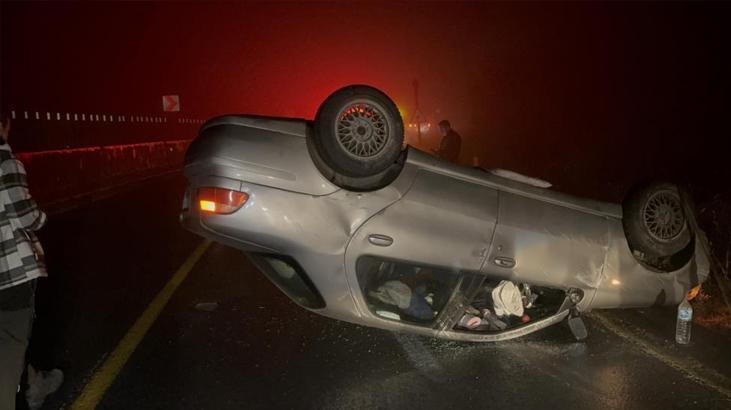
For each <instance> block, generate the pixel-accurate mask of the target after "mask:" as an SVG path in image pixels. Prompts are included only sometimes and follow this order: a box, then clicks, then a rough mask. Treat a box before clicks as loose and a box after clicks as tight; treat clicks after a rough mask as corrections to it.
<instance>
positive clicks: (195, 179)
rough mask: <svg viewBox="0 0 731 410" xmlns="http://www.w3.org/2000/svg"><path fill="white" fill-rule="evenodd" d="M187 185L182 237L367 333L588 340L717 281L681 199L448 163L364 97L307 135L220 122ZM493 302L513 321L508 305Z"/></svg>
mask: <svg viewBox="0 0 731 410" xmlns="http://www.w3.org/2000/svg"><path fill="white" fill-rule="evenodd" d="M184 173H185V176H186V178H187V180H188V189H187V192H186V194H185V199H184V204H183V210H182V213H181V221H182V223H183V225H184V226H185V228H187V229H189V230H191V231H193V232H195V233H197V234H199V235H201V236H204V237H207V238H210V239H212V240H214V241H216V242H219V243H222V244H225V245H228V246H231V247H234V248H237V249H240V250H242V251H244V252H246V253H247V255H249V257H250V259H251V260H252V261H253V263H254V264H255V265H256V266H257V267H258V268H259V269H260V270H261V272H262V273H264V275H266V276H267V277H268V278H269V279H270V280H271V281H272V282H273V283H274V284H275V285H276V286H277V287H278V288H279V289H281V290H282V292H284V293H285V294H286V295H287V296H289V297H290V298H291V299H292V300H293V301H294V302H296V303H297V304H299V305H300V306H302V307H304V308H306V309H308V310H311V311H312V312H315V313H318V314H320V315H323V316H327V317H330V318H333V319H338V320H344V321H348V322H352V323H356V324H361V325H364V326H372V327H378V328H383V329H389V330H394V331H404V332H411V333H417V334H423V335H429V336H434V337H439V338H445V339H452V340H469V341H496V340H505V339H509V338H514V337H518V336H522V335H525V334H527V333H531V332H534V331H537V330H539V329H542V328H544V327H546V326H549V325H552V324H555V323H559V322H561V321H563V320H568V322H569V324H570V325H571V329H572V331H574V335H575V336H576V337H577V338H578V339H581V338H583V337H585V336H586V331H585V328H584V327H583V323H582V322H581V314H582V313H584V312H587V311H589V310H591V309H608V308H629V307H647V306H652V305H670V304H677V303H679V302H680V301H682V300H683V298H685V297H686V295H687V294H688V292H689V290H691V288H693V287H696V286H697V285H699V284H700V283H702V282H703V281H704V280H705V279H706V277H707V275H708V272H709V263H708V258H707V255H706V253H705V252H704V250H703V249H704V246H705V243H704V240H705V239H704V235H703V232H702V231H700V230H699V229H698V228H697V225H696V224H695V220H694V217H693V215H692V212H690V211H689V209H690V208H689V207H688V206H687V201H686V200H685V196H684V195H683V194H682V192H681V191H680V190H679V189H678V188H677V187H676V186H675V185H672V184H668V183H652V184H644V185H642V186H639V187H638V188H637V189H635V190H633V191H632V192H630V194H629V195H628V196H627V198H626V199H625V201H624V202H623V204H621V205H620V204H612V203H604V202H597V201H593V200H589V199H582V198H576V197H573V196H570V195H566V194H562V193H559V192H556V191H553V190H550V189H548V188H547V187H548V186H549V184H548V183H545V181H540V180H536V179H533V178H528V177H524V176H522V175H519V174H516V173H512V172H507V171H502V170H492V171H487V170H482V169H476V168H468V167H463V166H459V165H455V164H452V163H447V162H445V161H442V160H440V159H438V158H435V157H433V156H431V155H429V154H426V153H424V152H422V151H419V150H417V149H415V148H413V147H404V146H403V123H402V120H401V117H400V115H399V112H398V110H397V108H396V106H395V105H394V103H393V102H392V101H391V100H390V99H389V98H388V97H387V96H386V95H385V94H383V93H382V92H380V91H378V90H376V89H374V88H371V87H368V86H360V85H356V86H350V87H346V88H343V89H341V90H338V91H336V92H335V93H333V94H332V95H331V96H330V97H329V98H328V99H327V100H326V101H325V102H324V103H323V104H322V105H321V107H320V109H319V111H318V113H317V116H316V118H315V120H314V121H306V120H300V119H285V118H269V117H258V116H248V115H235V116H234V115H232V116H224V117H218V118H214V119H212V120H210V121H208V122H207V123H206V124H205V125H203V126H202V127H201V129H200V134H199V136H198V137H197V138H196V139H195V140H194V141H193V142H192V144H191V146H190V148H189V150H188V153H187V155H186V159H185V167H184ZM241 280H246V278H244V277H242V278H241ZM500 289H503V290H504V289H510V290H511V291H512V292H513V295H508V297H509V298H512V299H513V302H515V301H516V300H517V301H518V303H519V304H520V306H517V307H518V308H519V309H518V310H519V311H514V312H512V313H511V314H508V315H505V312H504V309H503V310H501V309H498V307H497V306H496V304H497V303H498V302H499V300H498V299H499V298H500V297H502V296H501V295H498V294H496V292H498V290H500ZM516 292H517V299H516V295H515V293H516ZM498 313H502V314H503V315H502V316H501V315H498ZM511 315H513V317H510V316H511ZM475 317H476V318H477V319H474V318H475ZM465 318H468V319H470V320H467V321H466V320H465Z"/></svg>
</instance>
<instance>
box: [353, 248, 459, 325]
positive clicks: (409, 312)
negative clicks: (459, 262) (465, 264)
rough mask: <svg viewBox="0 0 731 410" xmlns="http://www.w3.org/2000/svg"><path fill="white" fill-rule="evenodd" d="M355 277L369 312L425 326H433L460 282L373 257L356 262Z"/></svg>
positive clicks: (441, 273)
mask: <svg viewBox="0 0 731 410" xmlns="http://www.w3.org/2000/svg"><path fill="white" fill-rule="evenodd" d="M356 273H357V276H358V283H359V285H360V289H361V291H362V292H363V296H364V298H365V300H366V302H367V303H368V308H369V309H370V310H371V312H373V313H374V314H376V315H377V316H380V317H382V318H385V319H391V320H396V321H402V322H408V323H413V324H418V325H424V326H426V325H430V324H432V323H434V320H435V318H436V317H437V315H439V313H440V312H441V311H442V309H444V307H445V305H446V304H447V301H448V300H449V298H450V297H451V295H452V292H453V291H454V288H455V286H456V285H457V283H458V280H459V273H458V272H450V271H446V270H440V269H434V268H430V267H424V266H418V265H412V264H407V263H402V262H397V261H392V260H387V259H383V258H379V257H375V256H362V257H361V258H360V259H358V263H357V265H356Z"/></svg>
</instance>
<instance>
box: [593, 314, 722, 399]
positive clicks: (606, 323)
mask: <svg viewBox="0 0 731 410" xmlns="http://www.w3.org/2000/svg"><path fill="white" fill-rule="evenodd" d="M589 317H590V318H591V319H593V320H595V321H597V322H599V324H600V325H602V326H603V327H604V328H606V329H607V330H609V331H611V332H612V333H614V334H616V335H617V336H619V337H621V338H623V339H625V340H627V341H628V342H630V343H632V344H634V345H635V346H637V347H639V348H640V350H642V352H644V353H645V354H646V355H648V356H650V357H653V358H655V359H657V360H659V361H661V362H662V363H664V364H665V365H667V366H670V367H672V368H673V369H675V370H677V371H679V372H680V373H681V374H683V375H684V376H685V377H686V378H688V379H690V380H692V381H694V382H696V383H698V384H700V385H701V386H704V387H707V388H709V389H711V390H715V391H716V392H717V393H719V394H721V395H722V396H724V397H725V398H726V400H731V389H729V387H727V386H731V381H729V379H728V378H727V377H726V376H724V375H722V374H720V373H718V372H717V371H715V370H713V369H709V368H708V367H706V366H703V364H702V363H700V362H698V361H697V360H695V359H692V358H689V357H688V358H683V359H680V358H673V357H670V356H669V355H666V354H663V353H662V352H661V351H660V350H658V349H657V348H655V347H654V346H652V345H651V344H650V343H648V342H647V341H646V340H645V339H644V338H642V337H639V336H637V335H634V334H632V333H630V332H628V331H627V329H624V328H623V326H622V325H620V324H618V323H616V322H615V321H614V320H613V319H610V318H609V317H607V316H606V315H605V314H603V313H599V312H596V311H595V312H592V313H591V315H590V316H589Z"/></svg>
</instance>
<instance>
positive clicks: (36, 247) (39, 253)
mask: <svg viewBox="0 0 731 410" xmlns="http://www.w3.org/2000/svg"><path fill="white" fill-rule="evenodd" d="M32 246H33V253H35V254H36V260H37V261H39V262H45V260H46V252H44V251H43V247H42V246H41V243H40V242H38V241H34V242H32Z"/></svg>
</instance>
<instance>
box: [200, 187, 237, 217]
mask: <svg viewBox="0 0 731 410" xmlns="http://www.w3.org/2000/svg"><path fill="white" fill-rule="evenodd" d="M248 199H249V195H247V194H246V193H245V192H239V191H233V190H230V189H224V188H198V205H199V207H200V210H201V212H207V213H212V214H231V213H234V212H236V210H238V209H239V208H241V207H242V206H243V205H244V204H245V203H246V201H247V200H248Z"/></svg>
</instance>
